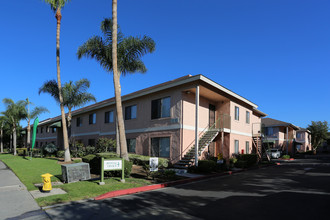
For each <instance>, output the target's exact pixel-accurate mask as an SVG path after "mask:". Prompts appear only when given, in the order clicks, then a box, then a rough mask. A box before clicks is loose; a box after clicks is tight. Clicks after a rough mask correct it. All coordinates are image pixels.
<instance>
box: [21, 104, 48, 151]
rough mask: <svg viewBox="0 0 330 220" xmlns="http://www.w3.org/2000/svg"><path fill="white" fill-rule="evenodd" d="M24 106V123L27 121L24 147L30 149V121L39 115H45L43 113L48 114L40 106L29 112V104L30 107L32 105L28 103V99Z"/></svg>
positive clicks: (45, 109) (46, 110)
mask: <svg viewBox="0 0 330 220" xmlns="http://www.w3.org/2000/svg"><path fill="white" fill-rule="evenodd" d="M25 104H26V108H27V109H26V121H27V123H28V125H27V128H26V130H27V132H26V133H27V135H26V136H27V137H26V138H27V139H26V145H27V147H30V143H31V138H30V136H31V126H30V122H31V119H33V118H36V117H37V116H39V115H41V114H42V113H45V112H49V111H48V109H47V108H45V107H42V106H40V107H38V106H37V107H35V108H34V109H33V110H32V111H30V104H31V105H33V103H32V102H30V101H29V98H26V102H25Z"/></svg>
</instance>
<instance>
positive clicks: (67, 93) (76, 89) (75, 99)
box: [39, 79, 96, 138]
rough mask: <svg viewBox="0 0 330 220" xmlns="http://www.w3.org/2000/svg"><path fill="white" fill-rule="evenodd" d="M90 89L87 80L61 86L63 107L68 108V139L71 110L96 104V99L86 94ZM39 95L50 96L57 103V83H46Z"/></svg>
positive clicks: (51, 81) (53, 81) (50, 81)
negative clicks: (88, 104)
mask: <svg viewBox="0 0 330 220" xmlns="http://www.w3.org/2000/svg"><path fill="white" fill-rule="evenodd" d="M89 87H90V81H89V80H88V79H81V80H78V81H76V82H72V81H70V82H68V83H65V84H64V85H63V86H62V92H61V94H62V97H63V106H64V107H66V108H68V116H67V120H68V124H67V126H68V129H67V131H68V138H70V136H71V119H72V109H73V108H77V107H81V106H83V105H85V104H86V103H88V102H90V101H94V102H96V98H95V97H94V95H92V94H91V93H89V92H87V89H88V88H89ZM40 93H48V94H50V95H51V96H52V97H53V98H54V99H55V101H56V102H57V103H60V100H59V95H58V94H59V91H58V86H57V82H56V81H55V80H49V81H46V82H45V83H44V84H43V85H42V86H41V87H40V89H39V94H40Z"/></svg>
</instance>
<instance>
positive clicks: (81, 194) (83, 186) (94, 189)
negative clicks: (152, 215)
mask: <svg viewBox="0 0 330 220" xmlns="http://www.w3.org/2000/svg"><path fill="white" fill-rule="evenodd" d="M0 160H2V161H3V162H4V163H6V164H7V166H8V167H10V168H11V169H12V170H13V171H14V172H15V174H16V175H17V176H18V177H19V179H20V180H21V181H22V182H23V183H24V185H25V186H26V187H27V189H28V190H29V191H31V190H36V189H37V188H36V187H35V186H34V185H33V184H34V183H41V182H42V179H41V176H40V175H42V174H44V173H50V174H52V175H54V177H52V182H55V181H60V179H59V178H60V177H61V174H62V173H61V165H59V164H57V160H54V159H45V158H32V160H29V159H28V158H26V159H25V158H23V157H20V156H13V155H10V154H0ZM125 180H126V183H121V182H120V178H110V179H105V183H106V184H105V185H102V186H101V185H98V182H99V181H98V180H94V181H81V182H76V183H69V184H63V185H59V186H54V187H58V188H61V189H63V190H64V191H66V192H67V194H63V195H54V196H47V197H43V198H38V199H36V201H37V202H38V204H39V205H40V206H47V205H53V204H56V203H62V202H68V201H75V200H80V199H87V198H93V197H95V196H98V195H101V194H103V193H106V192H109V191H115V190H120V189H128V188H133V187H139V186H145V185H149V184H150V182H149V181H146V180H143V179H136V178H127V179H125Z"/></svg>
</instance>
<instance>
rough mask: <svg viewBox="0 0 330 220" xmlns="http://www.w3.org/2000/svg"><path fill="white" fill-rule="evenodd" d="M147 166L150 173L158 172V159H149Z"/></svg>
mask: <svg viewBox="0 0 330 220" xmlns="http://www.w3.org/2000/svg"><path fill="white" fill-rule="evenodd" d="M149 165H150V171H152V172H153V171H158V157H150V159H149Z"/></svg>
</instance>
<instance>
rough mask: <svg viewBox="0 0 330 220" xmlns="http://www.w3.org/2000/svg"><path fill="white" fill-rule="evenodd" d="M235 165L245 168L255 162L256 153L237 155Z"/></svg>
mask: <svg viewBox="0 0 330 220" xmlns="http://www.w3.org/2000/svg"><path fill="white" fill-rule="evenodd" d="M236 158H237V162H236V163H235V166H236V167H240V168H247V167H251V166H254V165H256V164H257V162H258V155H257V154H239V155H237V157H236Z"/></svg>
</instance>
